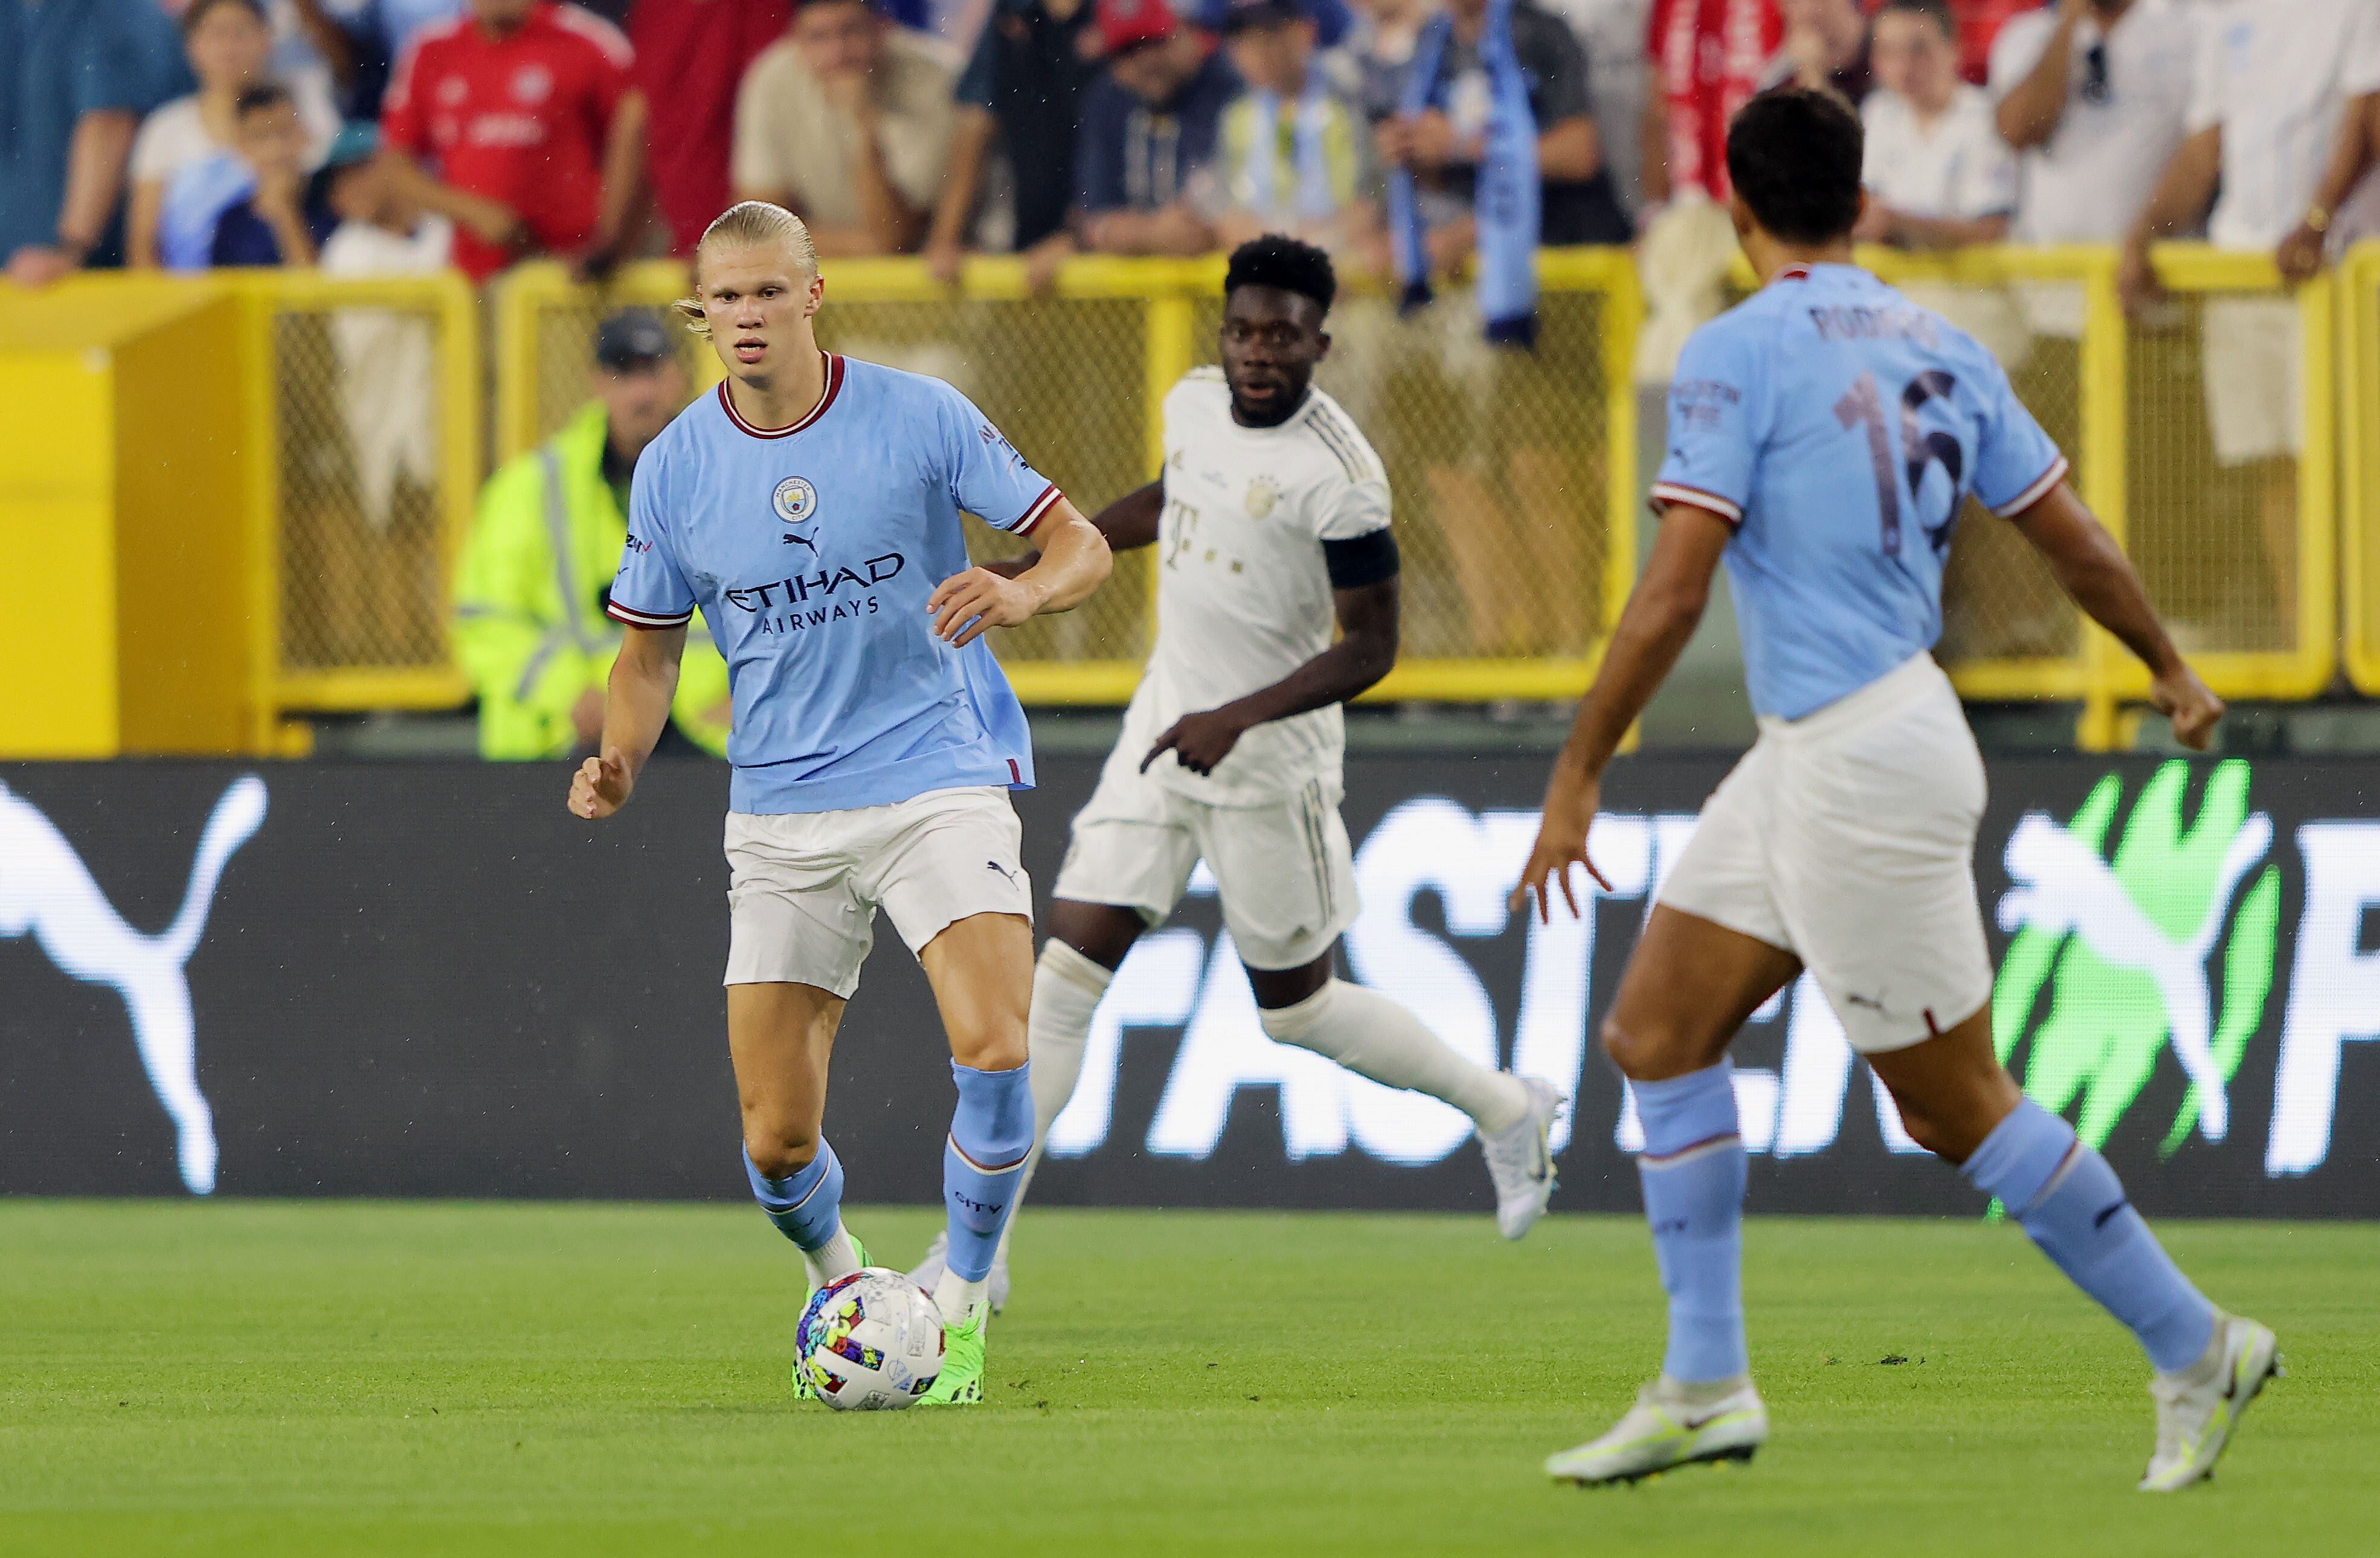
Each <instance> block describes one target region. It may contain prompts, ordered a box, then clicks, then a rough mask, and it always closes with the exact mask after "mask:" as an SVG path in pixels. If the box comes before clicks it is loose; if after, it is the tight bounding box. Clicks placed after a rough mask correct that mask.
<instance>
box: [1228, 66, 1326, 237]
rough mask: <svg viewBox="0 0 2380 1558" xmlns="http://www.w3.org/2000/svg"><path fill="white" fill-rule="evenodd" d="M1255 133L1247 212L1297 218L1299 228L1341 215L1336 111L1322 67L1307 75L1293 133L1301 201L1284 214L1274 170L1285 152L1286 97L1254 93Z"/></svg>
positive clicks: (1250, 98)
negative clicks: (1333, 132) (1335, 181)
mask: <svg viewBox="0 0 2380 1558" xmlns="http://www.w3.org/2000/svg"><path fill="white" fill-rule="evenodd" d="M1248 101H1249V106H1250V107H1252V108H1253V109H1254V110H1255V120H1256V124H1255V128H1254V132H1253V133H1252V134H1251V135H1250V136H1249V137H1248V145H1247V163H1246V166H1245V169H1244V170H1243V171H1244V172H1245V175H1246V177H1247V196H1248V209H1249V210H1251V211H1256V212H1257V213H1258V214H1259V215H1262V216H1266V217H1272V216H1276V215H1281V216H1289V217H1293V218H1295V219H1296V220H1297V221H1300V222H1327V221H1329V220H1330V218H1331V217H1333V216H1335V215H1337V214H1338V211H1339V192H1338V190H1337V189H1336V188H1334V187H1332V184H1331V179H1330V120H1331V110H1332V109H1333V108H1334V107H1335V106H1336V104H1335V103H1334V101H1333V100H1332V98H1331V95H1330V82H1329V81H1328V79H1325V77H1324V76H1323V74H1322V69H1321V66H1318V65H1317V66H1313V67H1311V68H1309V69H1308V70H1307V71H1306V73H1305V91H1304V93H1302V94H1301V95H1300V96H1299V98H1298V100H1297V116H1296V118H1295V119H1294V120H1293V122H1292V125H1291V129H1290V133H1291V136H1292V137H1293V139H1292V141H1291V161H1292V163H1293V165H1294V166H1295V167H1296V170H1297V195H1296V199H1295V200H1294V201H1293V204H1292V205H1291V207H1290V209H1289V210H1288V211H1281V210H1280V208H1279V207H1278V205H1277V204H1276V197H1275V194H1274V191H1273V174H1274V165H1275V163H1278V161H1279V160H1280V150H1281V94H1280V93H1278V92H1272V91H1250V92H1249V93H1248Z"/></svg>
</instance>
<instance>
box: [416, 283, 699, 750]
mask: <svg viewBox="0 0 2380 1558" xmlns="http://www.w3.org/2000/svg"><path fill="white" fill-rule="evenodd" d="M593 379H594V388H595V398H594V399H593V400H591V401H589V403H588V404H587V405H585V406H584V407H582V408H581V409H580V410H579V412H578V414H577V416H575V417H572V418H571V419H570V420H569V422H568V423H566V424H565V425H564V427H563V429H562V430H561V431H560V432H557V433H555V434H554V435H553V437H552V438H550V439H548V440H546V441H545V442H543V443H542V444H540V445H539V446H538V447H537V448H535V449H533V450H531V451H530V452H529V453H527V454H524V455H521V456H520V457H519V458H518V459H516V460H514V461H512V462H511V463H510V464H508V465H505V466H504V468H503V469H501V470H499V471H498V472H496V474H495V475H494V476H492V477H490V478H489V479H488V485H487V487H486V489H484V490H483V491H482V492H481V493H480V511H479V515H478V518H477V519H476V520H475V522H474V523H473V525H472V527H471V538H470V540H469V541H468V543H467V544H466V546H465V548H464V550H463V563H462V571H461V574H460V576H459V577H458V578H457V580H456V582H455V654H456V658H458V659H460V660H461V662H462V665H463V670H464V673H465V674H466V675H468V677H469V678H470V679H471V684H472V685H473V686H474V687H475V688H477V689H478V691H479V695H480V756H482V757H492V758H540V757H566V756H568V755H570V754H571V753H572V752H573V751H575V750H577V749H578V748H581V747H588V746H591V745H592V744H594V743H596V742H597V741H598V740H599V739H601V736H602V733H603V685H604V682H605V681H606V680H607V679H608V678H609V677H610V675H611V674H612V660H613V656H614V655H616V654H617V653H618V652H619V647H620V630H619V629H618V628H617V627H616V626H614V625H613V622H612V620H611V619H610V618H609V617H606V616H605V615H604V614H603V607H604V604H605V601H606V599H607V598H608V596H609V594H610V590H611V586H612V577H613V574H615V573H617V572H618V570H619V566H620V552H621V549H622V547H623V546H624V545H625V542H626V540H627V535H628V525H627V519H626V515H627V513H628V477H629V474H630V473H631V472H632V471H633V470H634V469H635V468H636V464H637V456H638V455H639V454H642V453H644V451H645V446H646V445H647V444H649V443H650V442H652V441H653V440H654V439H655V438H656V437H658V436H660V433H661V430H662V429H663V428H665V427H667V426H669V422H670V418H672V417H675V416H676V415H677V414H678V412H679V410H680V409H681V408H682V407H684V405H686V368H685V366H684V365H683V364H682V363H681V362H680V361H679V360H678V356H677V352H676V348H675V346H674V343H673V342H672V340H671V338H670V333H669V331H668V330H667V328H666V327H665V326H663V325H662V321H661V320H659V319H657V318H655V317H654V316H653V315H652V314H651V313H650V312H648V311H646V310H644V309H641V308H623V309H621V310H620V311H619V312H617V313H615V314H613V315H612V316H611V317H610V318H609V319H607V320H604V321H603V324H602V327H601V329H600V330H599V331H597V332H596V336H595V369H594V374H593ZM673 723H674V726H675V727H676V729H677V730H678V731H680V732H682V733H683V734H684V735H685V736H686V738H687V739H688V740H690V741H691V742H693V743H694V744H695V745H697V746H699V747H700V748H702V749H703V750H704V751H706V752H709V753H711V754H712V755H725V753H726V750H727V730H728V724H729V706H728V701H727V664H726V662H725V661H724V660H722V659H721V658H719V651H718V650H717V649H716V648H715V647H713V646H712V644H711V641H710V633H709V632H708V631H707V630H706V628H705V627H704V625H703V623H702V621H701V619H700V618H699V617H698V618H697V619H696V620H695V624H694V626H693V627H692V629H690V630H689V631H688V633H687V634H686V659H685V664H684V669H683V670H681V671H680V673H679V677H678V686H677V701H676V703H675V705H674V710H673Z"/></svg>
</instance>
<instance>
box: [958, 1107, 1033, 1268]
mask: <svg viewBox="0 0 2380 1558" xmlns="http://www.w3.org/2000/svg"><path fill="white" fill-rule="evenodd" d="M1032 1070H1033V1068H1032V1065H1031V1063H1030V1062H1027V1063H1026V1064H1025V1065H1023V1066H1019V1067H1018V1068H1016V1069H1014V1070H1013V1071H978V1070H977V1069H975V1068H974V1067H972V1066H962V1065H960V1064H959V1063H958V1062H957V1061H955V1060H953V1061H952V1062H951V1076H952V1078H953V1080H954V1081H956V1082H957V1083H958V1089H959V1102H958V1107H957V1108H956V1109H955V1110H953V1112H952V1115H951V1134H950V1139H949V1141H947V1142H946V1143H945V1144H944V1145H943V1147H942V1204H943V1207H944V1209H945V1210H946V1211H947V1212H948V1214H949V1216H950V1239H951V1243H950V1271H951V1274H952V1275H953V1276H955V1277H957V1278H959V1279H960V1280H961V1281H963V1282H965V1283H968V1284H980V1283H982V1282H983V1281H984V1279H985V1278H986V1277H988V1276H990V1274H991V1260H992V1256H993V1254H994V1253H995V1252H996V1251H997V1250H999V1248H1000V1232H1001V1229H1002V1228H1003V1227H1005V1226H1007V1225H1008V1214H1009V1213H1010V1211H1011V1210H1012V1209H1014V1206H1015V1204H1016V1197H1017V1192H1018V1190H1020V1189H1021V1182H1022V1180H1023V1178H1024V1176H1023V1174H1022V1172H1021V1171H1022V1170H1023V1169H1024V1167H1025V1160H1026V1157H1027V1155H1029V1154H1030V1153H1032V1151H1033V1079H1032Z"/></svg>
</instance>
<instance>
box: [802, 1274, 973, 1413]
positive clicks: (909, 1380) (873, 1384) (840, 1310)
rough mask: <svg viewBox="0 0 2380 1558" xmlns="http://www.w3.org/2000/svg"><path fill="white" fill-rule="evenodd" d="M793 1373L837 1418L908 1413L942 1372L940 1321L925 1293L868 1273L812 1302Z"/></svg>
mask: <svg viewBox="0 0 2380 1558" xmlns="http://www.w3.org/2000/svg"><path fill="white" fill-rule="evenodd" d="M794 1367H795V1369H797V1370H799V1371H801V1372H802V1373H803V1374H804V1375H806V1376H807V1378H808V1380H809V1383H811V1384H812V1385H813V1386H815V1387H816V1388H817V1390H818V1397H819V1399H820V1401H823V1402H825V1403H826V1404H827V1405H828V1406H830V1407H833V1408H834V1409H835V1410H836V1411H838V1412H887V1411H891V1410H892V1409H893V1408H895V1407H913V1406H915V1405H917V1398H918V1397H919V1396H921V1395H925V1394H926V1392H927V1391H929V1390H930V1389H931V1388H933V1383H934V1376H935V1375H937V1374H939V1373H941V1371H942V1315H941V1310H937V1309H936V1308H935V1307H934V1300H933V1299H932V1298H930V1297H929V1296H928V1295H927V1292H926V1290H925V1289H924V1288H922V1287H920V1286H917V1284H916V1283H914V1282H912V1281H910V1280H909V1279H908V1278H907V1277H906V1276H904V1275H903V1274H900V1273H899V1272H894V1271H887V1270H885V1269H884V1268H883V1267H881V1266H869V1267H868V1268H867V1269H866V1270H865V1271H856V1272H854V1273H852V1274H850V1275H849V1276H841V1277H837V1278H835V1279H834V1280H833V1281H832V1282H830V1283H828V1284H827V1285H826V1286H824V1287H821V1288H820V1289H819V1290H818V1291H817V1292H815V1293H813V1294H811V1295H810V1301H809V1303H808V1304H807V1305H806V1306H805V1307H804V1308H803V1310H802V1320H801V1323H800V1324H799V1325H797V1326H795V1328H794Z"/></svg>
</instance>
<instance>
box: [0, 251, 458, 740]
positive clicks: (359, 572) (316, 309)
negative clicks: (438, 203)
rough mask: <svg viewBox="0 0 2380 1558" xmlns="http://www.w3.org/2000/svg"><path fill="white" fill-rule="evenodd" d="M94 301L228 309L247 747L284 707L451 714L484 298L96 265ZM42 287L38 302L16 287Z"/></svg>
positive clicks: (77, 284) (79, 289) (354, 283)
mask: <svg viewBox="0 0 2380 1558" xmlns="http://www.w3.org/2000/svg"><path fill="white" fill-rule="evenodd" d="M26 296H41V295H26ZM67 296H78V297H87V298H89V299H91V306H92V307H95V308H127V307H130V308H140V307H143V306H146V305H148V304H152V303H160V302H170V301H172V300H174V299H176V298H182V299H204V298H223V297H229V298H231V299H233V300H234V301H235V302H236V303H237V313H238V321H239V322H238V336H239V352H238V356H239V358H240V362H241V368H240V372H239V376H238V381H239V383H240V386H241V388H240V396H241V401H242V404H241V405H240V408H239V415H238V427H239V429H240V434H239V438H238V452H237V470H238V481H237V486H238V488H239V489H240V492H241V494H242V501H244V502H245V504H246V512H247V525H246V532H245V534H246V537H247V539H246V543H245V549H244V550H246V552H247V554H248V555H247V559H246V562H245V563H244V565H243V568H242V573H243V575H244V578H245V581H246V588H245V596H244V598H242V600H241V602H240V605H241V609H242V611H243V616H244V620H245V622H246V626H247V631H248V633H249V635H250V636H249V650H250V652H249V656H248V659H249V663H250V664H251V665H253V666H254V667H255V668H256V670H254V671H253V672H252V675H253V676H254V677H255V679H256V681H255V685H254V686H253V687H251V688H250V689H249V707H251V708H252V709H253V710H254V711H255V713H256V724H255V727H254V729H253V730H252V731H251V732H250V745H251V747H252V748H253V749H255V750H260V751H261V750H267V749H270V748H272V747H273V746H275V745H276V744H278V743H279V741H280V737H281V731H280V728H279V717H280V715H281V714H282V713H283V712H285V711H288V710H293V709H334V710H335V709H374V708H438V707H453V706H455V705H456V704H459V703H461V702H462V701H464V699H465V698H466V697H467V696H468V686H467V684H466V683H465V682H464V681H463V678H462V677H461V676H460V675H459V674H458V673H457V672H456V671H455V669H454V664H453V656H452V654H451V653H450V651H449V646H448V643H447V622H448V618H449V615H450V612H449V610H448V603H449V596H450V586H451V579H452V575H453V572H454V569H453V560H454V555H455V544H456V540H457V538H458V537H459V536H460V535H461V533H462V529H461V527H462V525H463V524H464V523H465V521H466V518H467V516H468V514H469V513H470V509H471V504H472V502H473V501H474V498H475V496H476V494H477V491H478V489H479V483H480V477H481V475H482V474H483V471H484V469H485V465H484V462H483V458H482V455H481V433H480V421H481V417H482V407H483V402H482V397H481V394H480V344H479V305H478V301H477V299H476V298H475V297H474V296H473V295H472V293H471V289H470V287H469V285H468V284H467V283H465V282H464V281H463V279H462V278H461V277H460V276H459V275H454V274H445V275H433V276H423V277H407V278H401V279H389V280H350V279H346V278H338V277H330V276H324V275H322V274H320V273H319V272H305V271H262V270H259V271H218V272H210V273H209V274H207V275H204V276H200V277H159V276H152V275H140V274H128V273H125V272H94V273H92V274H91V275H88V276H84V277H80V278H78V279H76V280H75V281H74V282H73V283H71V284H70V288H69V291H68V293H67Z"/></svg>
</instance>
